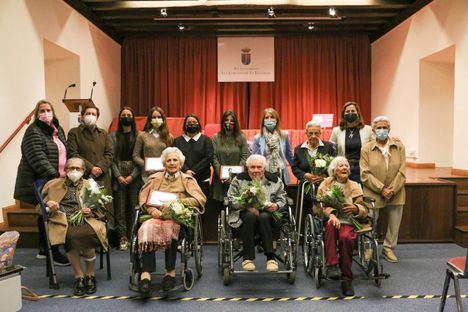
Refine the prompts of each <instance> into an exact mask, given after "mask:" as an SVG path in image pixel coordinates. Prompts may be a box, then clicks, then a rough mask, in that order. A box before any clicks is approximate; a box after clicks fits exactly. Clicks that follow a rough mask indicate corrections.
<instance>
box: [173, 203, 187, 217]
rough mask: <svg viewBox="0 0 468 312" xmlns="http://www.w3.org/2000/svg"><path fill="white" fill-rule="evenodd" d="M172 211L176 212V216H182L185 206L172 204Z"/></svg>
mask: <svg viewBox="0 0 468 312" xmlns="http://www.w3.org/2000/svg"><path fill="white" fill-rule="evenodd" d="M171 209H172V211H174V213H175V214H176V215H180V214H182V211H183V209H184V205H182V204H181V203H172V205H171Z"/></svg>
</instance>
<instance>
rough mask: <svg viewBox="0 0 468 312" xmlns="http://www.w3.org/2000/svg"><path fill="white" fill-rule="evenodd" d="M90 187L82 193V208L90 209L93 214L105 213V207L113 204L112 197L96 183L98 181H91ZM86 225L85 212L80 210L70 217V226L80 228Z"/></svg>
mask: <svg viewBox="0 0 468 312" xmlns="http://www.w3.org/2000/svg"><path fill="white" fill-rule="evenodd" d="M89 182H90V185H89V186H86V187H85V188H84V190H83V192H82V193H81V196H80V202H81V207H86V208H90V209H91V211H92V212H93V213H96V212H101V213H104V212H105V210H106V208H105V206H106V205H107V204H108V203H110V202H112V196H110V195H107V194H106V193H107V191H106V189H105V188H104V187H102V186H100V185H99V184H97V183H96V181H94V180H92V179H89ZM83 223H84V215H83V211H81V209H80V210H78V211H76V212H74V213H73V214H72V215H71V216H70V224H71V225H74V226H79V225H82V224H83Z"/></svg>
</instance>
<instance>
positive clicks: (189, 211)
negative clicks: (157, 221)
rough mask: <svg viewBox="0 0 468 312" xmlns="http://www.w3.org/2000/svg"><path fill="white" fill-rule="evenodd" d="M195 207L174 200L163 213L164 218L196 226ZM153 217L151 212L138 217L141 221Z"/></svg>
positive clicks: (188, 225) (191, 226)
mask: <svg viewBox="0 0 468 312" xmlns="http://www.w3.org/2000/svg"><path fill="white" fill-rule="evenodd" d="M195 215H196V213H195V209H194V208H191V207H185V205H184V204H182V203H181V202H177V201H176V202H172V203H170V205H169V206H168V207H167V208H166V209H164V211H163V213H162V216H161V217H162V219H165V220H172V221H174V222H175V223H178V224H181V225H185V226H187V227H190V228H194V227H195ZM152 218H153V217H152V216H151V215H149V214H143V215H141V216H140V217H139V218H138V221H139V222H140V223H143V222H145V221H146V220H149V219H152Z"/></svg>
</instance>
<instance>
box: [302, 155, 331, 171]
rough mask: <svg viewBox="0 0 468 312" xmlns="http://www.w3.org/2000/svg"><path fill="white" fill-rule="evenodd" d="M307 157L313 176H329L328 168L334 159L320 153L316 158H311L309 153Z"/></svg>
mask: <svg viewBox="0 0 468 312" xmlns="http://www.w3.org/2000/svg"><path fill="white" fill-rule="evenodd" d="M306 155H307V161H308V162H309V166H310V168H311V173H312V174H313V175H316V176H321V175H327V170H328V166H330V163H331V161H332V160H333V158H334V157H332V156H330V155H328V154H325V155H322V154H320V153H317V154H316V155H315V156H314V157H312V156H310V155H309V153H307V154H306Z"/></svg>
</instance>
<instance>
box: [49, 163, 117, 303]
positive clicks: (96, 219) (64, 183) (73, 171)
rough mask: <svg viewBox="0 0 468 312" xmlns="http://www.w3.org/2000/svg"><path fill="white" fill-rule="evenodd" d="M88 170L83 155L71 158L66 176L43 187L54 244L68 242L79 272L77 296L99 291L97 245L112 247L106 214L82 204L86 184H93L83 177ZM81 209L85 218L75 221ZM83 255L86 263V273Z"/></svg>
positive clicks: (50, 234) (72, 259)
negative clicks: (108, 238) (72, 220)
mask: <svg viewBox="0 0 468 312" xmlns="http://www.w3.org/2000/svg"><path fill="white" fill-rule="evenodd" d="M84 171H85V163H84V161H83V160H82V159H81V158H70V159H68V160H67V162H66V164H65V172H66V177H65V178H56V179H53V180H51V181H49V182H47V183H46V184H45V185H44V187H43V189H42V198H43V200H44V203H45V204H46V206H47V207H48V211H49V223H48V233H49V240H50V243H51V245H59V244H65V245H64V246H65V251H66V252H67V257H68V260H69V261H70V264H71V266H72V268H73V271H74V274H75V283H74V285H73V294H74V295H77V296H82V295H84V294H85V293H86V294H93V293H95V292H96V278H95V276H94V262H95V259H96V252H95V248H96V247H99V246H103V248H105V249H107V248H108V243H107V237H106V226H105V223H104V222H102V221H100V219H101V218H104V215H101V214H100V213H99V212H98V211H92V210H91V209H90V208H89V207H82V206H81V202H80V200H79V198H80V196H81V194H82V192H83V190H84V188H85V187H89V186H90V182H89V181H88V180H84V179H83V178H82V177H83V173H84ZM80 211H81V213H82V216H83V218H81V222H79V223H77V224H75V225H71V224H70V223H73V222H71V221H70V220H71V219H73V218H72V216H73V215H75V214H76V213H77V212H80ZM80 256H81V257H83V260H84V262H85V263H86V275H85V274H84V273H83V270H82V267H81V263H80Z"/></svg>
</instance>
